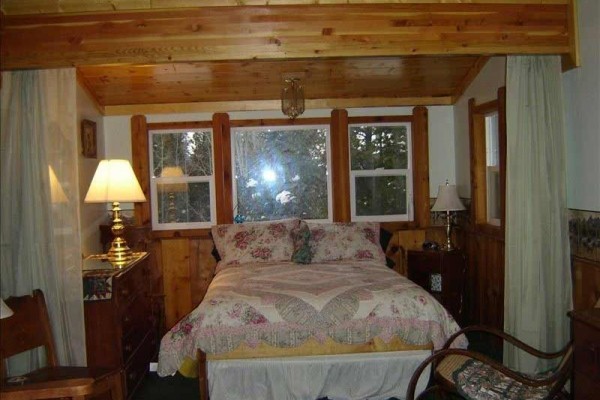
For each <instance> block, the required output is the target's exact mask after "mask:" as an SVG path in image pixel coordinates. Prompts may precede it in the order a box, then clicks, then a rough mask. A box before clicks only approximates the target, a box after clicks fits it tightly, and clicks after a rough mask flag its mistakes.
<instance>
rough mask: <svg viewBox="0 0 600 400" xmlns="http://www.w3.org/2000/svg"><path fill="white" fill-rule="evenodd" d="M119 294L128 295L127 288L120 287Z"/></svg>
mask: <svg viewBox="0 0 600 400" xmlns="http://www.w3.org/2000/svg"><path fill="white" fill-rule="evenodd" d="M121 296H129V290H128V289H121Z"/></svg>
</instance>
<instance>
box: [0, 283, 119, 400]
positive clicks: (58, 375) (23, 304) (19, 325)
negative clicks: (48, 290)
mask: <svg viewBox="0 0 600 400" xmlns="http://www.w3.org/2000/svg"><path fill="white" fill-rule="evenodd" d="M6 304H7V305H8V306H9V307H10V308H11V309H12V310H13V312H14V314H13V315H12V316H11V317H8V318H5V319H2V320H0V399H2V400H17V399H19V400H20V399H53V398H65V397H67V398H68V397H70V398H73V399H78V400H80V399H85V398H88V396H89V397H91V396H95V395H98V394H102V393H105V392H110V394H111V398H112V399H113V400H122V399H123V389H122V388H123V386H122V376H121V372H120V371H118V370H117V371H115V370H109V369H100V368H85V367H59V366H57V359H56V353H55V348H54V340H53V338H52V330H51V327H50V319H49V317H48V309H47V308H46V302H45V300H44V294H43V293H42V291H41V290H34V292H33V296H22V297H10V298H8V299H6ZM40 346H43V347H44V348H45V349H46V358H47V364H48V365H47V366H46V367H44V368H41V369H38V370H36V371H33V372H31V373H29V374H26V375H24V376H23V378H19V379H23V382H13V381H14V380H15V379H12V380H7V378H6V368H5V363H6V358H8V357H11V356H13V355H15V354H19V353H22V352H24V351H26V350H30V349H33V348H36V347H40Z"/></svg>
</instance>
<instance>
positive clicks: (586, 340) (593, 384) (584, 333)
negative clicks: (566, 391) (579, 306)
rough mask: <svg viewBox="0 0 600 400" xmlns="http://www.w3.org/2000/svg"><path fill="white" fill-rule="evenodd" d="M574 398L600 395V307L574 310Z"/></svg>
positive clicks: (587, 398) (586, 399)
mask: <svg viewBox="0 0 600 400" xmlns="http://www.w3.org/2000/svg"><path fill="white" fill-rule="evenodd" d="M570 316H571V319H572V320H573V340H574V349H575V353H574V363H575V365H574V368H573V370H574V373H573V380H574V390H575V393H574V397H573V398H574V399H575V400H592V399H597V398H598V396H600V308H592V309H589V310H582V311H573V312H571V313H570Z"/></svg>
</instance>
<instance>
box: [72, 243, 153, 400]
mask: <svg viewBox="0 0 600 400" xmlns="http://www.w3.org/2000/svg"><path fill="white" fill-rule="evenodd" d="M133 254H134V256H133V259H132V260H131V261H130V262H129V263H128V264H126V265H124V266H123V267H121V268H120V269H114V268H113V267H112V265H111V264H110V263H109V262H107V261H106V260H103V259H102V258H100V257H98V256H91V257H88V258H86V259H85V260H84V263H83V292H84V311H85V331H86V348H87V361H88V365H89V366H94V367H112V368H121V369H123V370H124V373H125V386H124V398H128V399H129V398H131V397H132V395H133V393H134V392H135V390H136V388H137V387H138V386H139V384H140V383H141V382H142V380H143V378H144V376H145V374H146V372H147V371H148V365H149V362H150V361H151V360H152V359H153V358H154V356H155V355H156V353H157V350H158V340H159V337H158V335H159V331H158V330H159V325H160V323H159V321H160V318H161V316H160V315H157V313H156V311H155V310H154V308H153V306H152V299H151V294H152V292H151V290H152V288H151V280H150V279H148V278H147V277H148V276H149V275H150V274H151V271H150V265H149V259H150V257H149V254H148V253H146V252H141V253H133Z"/></svg>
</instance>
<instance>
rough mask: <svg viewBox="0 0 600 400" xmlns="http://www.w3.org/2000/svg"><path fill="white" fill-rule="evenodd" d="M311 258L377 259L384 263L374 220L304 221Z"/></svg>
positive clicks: (335, 259) (317, 260) (332, 259)
mask: <svg viewBox="0 0 600 400" xmlns="http://www.w3.org/2000/svg"><path fill="white" fill-rule="evenodd" d="M308 227H309V229H310V241H309V243H310V252H311V256H312V262H313V263H314V262H324V261H337V260H365V261H378V262H381V263H382V264H385V254H384V252H383V250H381V245H380V244H379V223H378V222H350V223H339V222H334V223H311V222H309V223H308Z"/></svg>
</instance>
